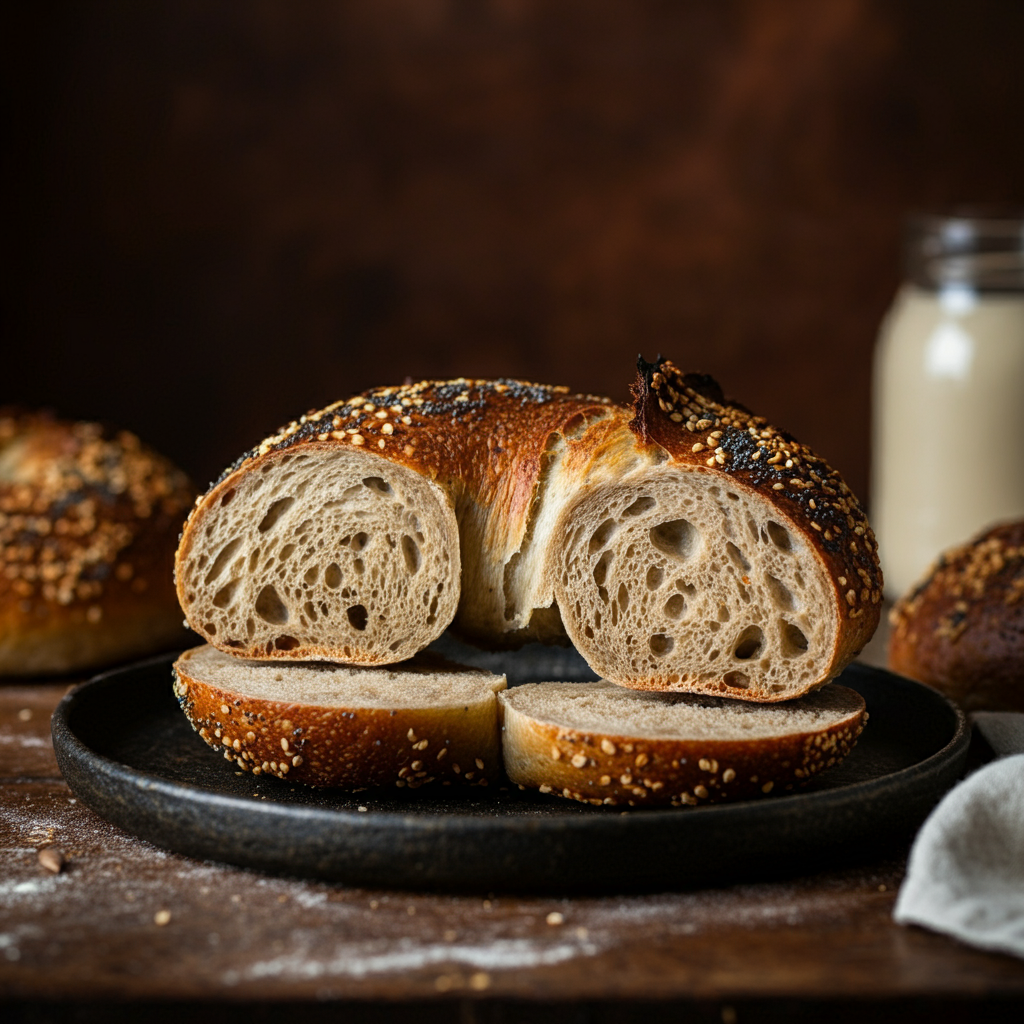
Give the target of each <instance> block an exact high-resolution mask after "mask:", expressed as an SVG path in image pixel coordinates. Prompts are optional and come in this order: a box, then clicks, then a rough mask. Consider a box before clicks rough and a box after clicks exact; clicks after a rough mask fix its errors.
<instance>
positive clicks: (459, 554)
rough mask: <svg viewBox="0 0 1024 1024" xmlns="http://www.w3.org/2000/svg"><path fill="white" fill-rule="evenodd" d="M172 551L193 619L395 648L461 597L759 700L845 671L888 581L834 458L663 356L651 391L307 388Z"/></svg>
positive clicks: (508, 637)
mask: <svg viewBox="0 0 1024 1024" xmlns="http://www.w3.org/2000/svg"><path fill="white" fill-rule="evenodd" d="M176 571H177V586H178V595H179V598H180V600H181V605H182V608H183V609H184V610H185V614H186V616H187V617H188V620H189V622H190V624H191V625H192V626H193V628H194V629H196V630H197V631H198V632H199V633H201V634H202V635H203V636H204V637H205V638H206V639H207V640H208V641H209V642H210V643H211V644H214V645H215V646H217V647H219V648H221V649H222V650H224V651H227V652H230V653H234V654H236V655H238V656H241V657H245V658H256V659H259V658H269V659H294V660H310V659H322V660H334V661H343V662H346V663H351V664H360V665H372V664H384V663H392V662H398V661H401V660H403V659H405V658H408V657H409V656H410V655H412V654H413V653H414V652H416V651H417V650H420V649H421V648H423V647H424V646H426V645H427V644H428V643H429V642H430V641H431V640H433V639H434V638H436V637H437V636H438V635H439V634H440V633H441V632H442V631H443V630H444V629H445V627H446V626H448V625H449V623H452V622H453V620H454V626H455V628H456V629H457V630H458V631H459V632H460V633H462V634H463V635H464V636H466V637H467V638H469V639H471V640H473V641H474V642H476V643H478V644H480V645H482V646H491V647H500V646H515V645H517V644H519V643H522V642H524V641H526V640H544V641H561V642H564V640H565V638H566V636H568V638H569V639H570V640H571V641H572V642H573V643H574V644H575V645H576V647H577V648H578V649H579V651H580V653H581V654H582V655H583V656H584V657H585V658H586V660H587V661H588V663H589V664H590V665H591V667H592V668H593V669H594V670H595V671H596V672H597V673H598V674H600V675H602V676H604V677H606V678H608V679H611V680H613V681H614V682H616V683H619V684H623V685H626V686H630V687H636V688H642V689H654V690H678V691H693V692H701V693H709V694H720V695H730V696H734V697H739V698H742V699H744V700H753V701H779V700H788V699H790V698H793V697H795V696H799V695H800V694H803V693H806V692H808V691H810V690H813V689H815V688H816V687H818V686H821V685H822V684H824V683H825V682H827V681H828V680H830V679H832V678H834V677H835V676H836V675H838V673H839V672H840V671H842V669H843V668H844V667H845V665H846V664H847V663H848V662H849V661H850V660H852V658H853V657H854V656H855V655H856V654H857V653H858V652H859V651H860V649H861V647H862V646H863V645H864V644H865V643H866V641H867V640H868V639H869V638H870V636H871V634H872V632H873V631H874V629H875V626H876V625H877V621H878V615H879V602H880V600H881V574H880V571H879V567H878V560H877V556H876V553H875V544H874V538H873V537H872V534H871V530H870V528H869V527H868V524H867V521H866V520H865V518H864V514H863V512H862V511H861V508H860V505H859V504H858V502H857V500H856V498H855V497H854V496H853V495H852V494H851V493H850V491H849V489H848V488H847V486H846V484H845V483H844V482H843V481H842V480H841V479H840V477H839V475H838V474H837V473H836V472H835V471H834V470H832V469H831V468H829V466H828V465H827V464H826V463H825V462H824V461H823V460H822V459H821V458H819V457H818V456H817V455H815V454H814V453H813V452H812V451H810V450H809V449H808V448H807V447H805V446H804V445H801V444H799V443H798V442H796V441H795V440H794V439H793V438H792V437H790V436H789V435H788V434H785V433H782V432H780V431H778V430H776V429H775V428H773V427H771V426H769V425H768V424H767V423H766V422H765V420H764V419H763V418H761V417H757V416H754V415H752V414H751V413H749V412H748V411H746V410H745V409H743V408H742V407H741V406H738V405H735V404H731V403H729V402H727V401H726V400H725V398H724V397H723V396H722V393H721V391H720V389H719V388H718V386H717V384H715V382H714V381H713V380H711V379H710V378H708V377H704V376H699V375H693V374H683V373H681V372H680V371H679V370H677V369H676V367H674V366H673V365H672V364H671V363H670V362H667V361H662V360H659V361H658V362H657V363H654V364H650V363H644V362H642V361H641V364H640V374H639V377H638V380H637V381H636V383H635V385H634V402H633V405H632V407H630V408H627V407H623V406H619V405H616V404H614V403H612V402H610V401H609V400H607V399H604V398H596V397H594V396H589V395H570V394H569V393H568V392H567V391H566V389H564V388H555V387H545V386H540V385H534V384H523V383H520V382H516V381H469V380H461V379H460V380H455V381H448V382H443V383H438V382H423V383H420V384H415V385H410V386H406V387H393V388H381V389H377V390H374V391H369V392H367V393H365V394H363V395H359V396H357V397H356V398H353V399H350V400H349V401H347V402H341V403H338V404H336V405H332V406H329V407H328V408H326V409H324V410H322V411H320V412H316V413H310V414H309V415H307V416H304V417H302V418H301V419H300V420H298V421H296V422H294V423H292V424H290V425H289V426H288V427H286V428H284V429H283V430H282V431H281V432H280V433H278V434H277V435H275V436H274V437H271V438H268V439H267V440H266V441H264V442H263V443H262V444H261V445H260V446H259V447H258V448H256V449H254V450H253V451H251V452H249V453H248V454H246V455H245V456H243V457H242V458H241V459H240V460H239V461H238V462H237V463H236V464H235V465H234V466H232V467H231V468H229V469H228V470H227V471H226V472H225V473H224V475H223V476H222V478H221V479H220V480H219V481H218V482H217V483H216V484H215V485H214V487H213V488H212V489H211V490H210V491H209V493H207V495H206V496H205V497H204V498H203V499H202V500H201V501H200V502H199V503H198V505H197V507H196V508H195V509H194V511H193V513H192V515H191V516H190V518H189V521H188V523H187V525H186V527H185V531H184V536H183V539H182V542H181V545H180V547H179V550H178V555H177V562H176ZM460 597H461V600H460Z"/></svg>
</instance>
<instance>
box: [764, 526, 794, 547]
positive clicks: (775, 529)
mask: <svg viewBox="0 0 1024 1024" xmlns="http://www.w3.org/2000/svg"><path fill="white" fill-rule="evenodd" d="M766 529H767V530H768V536H769V537H771V540H772V543H773V544H774V545H775V546H776V547H777V548H778V549H779V550H780V551H792V550H793V539H792V537H790V535H789V530H787V529H786V528H785V527H784V526H780V525H779V524H778V523H777V522H775V520H774V519H769V520H768V522H767V523H766Z"/></svg>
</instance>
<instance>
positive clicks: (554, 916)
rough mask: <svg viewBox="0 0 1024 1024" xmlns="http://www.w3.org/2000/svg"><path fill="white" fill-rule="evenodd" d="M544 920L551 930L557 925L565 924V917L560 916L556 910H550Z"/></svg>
mask: <svg viewBox="0 0 1024 1024" xmlns="http://www.w3.org/2000/svg"><path fill="white" fill-rule="evenodd" d="M544 920H545V921H547V923H548V924H549V925H551V927H552V928H556V927H557V926H558V925H560V924H564V923H565V915H564V914H560V913H559V912H558V911H557V910H552V911H551V913H550V914H548V916H547V917H546V918H544Z"/></svg>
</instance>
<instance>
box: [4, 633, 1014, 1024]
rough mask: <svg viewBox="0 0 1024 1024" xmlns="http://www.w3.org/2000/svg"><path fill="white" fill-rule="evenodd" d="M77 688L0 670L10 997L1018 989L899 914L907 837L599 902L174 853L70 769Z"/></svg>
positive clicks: (995, 964) (797, 996) (552, 998)
mask: <svg viewBox="0 0 1024 1024" xmlns="http://www.w3.org/2000/svg"><path fill="white" fill-rule="evenodd" d="M868 655H869V658H870V660H875V661H877V660H878V657H879V647H878V646H877V645H876V647H875V648H873V649H872V650H871V651H869V652H868ZM68 686H69V684H68V682H67V681H61V682H47V683H36V684H19V683H7V684H3V685H0V779H2V789H0V808H2V809H0V994H2V996H3V997H4V998H6V999H7V1000H8V1001H10V1000H14V1001H16V1003H17V1005H19V1006H23V1005H24V1001H33V1000H72V1001H94V1000H110V999H118V1000H124V999H142V1000H192V1001H199V1002H202V1001H204V1000H216V1001H218V1002H220V1001H224V1000H226V1001H228V1002H229V1003H231V1004H232V1005H234V1004H235V1003H236V1002H238V1001H248V1002H251V1001H253V1000H257V1001H263V1000H274V1001H281V1000H284V1001H304V1000H310V1001H323V1000H357V1001H360V1003H361V1005H362V1006H363V1008H364V1010H365V1009H366V1007H368V1006H371V1005H377V1006H378V1008H380V1006H382V1005H385V1004H386V1005H391V1006H392V1007H403V1006H405V1007H408V1004H410V1003H418V1002H420V1001H428V1003H427V1004H425V1005H430V1006H433V1007H434V1008H435V1009H436V1008H437V1007H439V1006H441V1005H442V1004H444V1005H447V1003H446V1002H445V1001H446V1000H456V1001H460V1002H459V1005H460V1006H462V1007H463V1009H464V1010H465V1007H466V1006H471V1007H478V1008H480V1007H486V1006H488V1005H492V1006H494V1005H498V1003H499V1002H500V1001H501V1000H512V1001H519V1002H515V1005H517V1006H520V1010H521V1009H522V1006H521V1005H520V1003H521V1001H522V1000H531V1001H540V1002H541V1003H544V1002H550V1003H557V1004H564V1003H565V1002H566V1001H573V1000H583V1001H589V1002H591V1003H592V1002H593V1001H595V1000H597V1001H600V1000H608V999H611V1000H617V1001H619V1002H617V1003H616V1004H615V1005H618V1006H619V1007H620V1009H621V1008H623V1007H624V1006H626V1005H627V1004H626V1003H623V1002H621V1001H623V1000H626V1001H640V1002H641V1003H642V1004H643V1005H647V1006H650V1005H653V1004H652V1003H651V1001H652V1000H653V1001H655V1003H657V1002H658V1001H664V1003H665V1005H669V1004H671V1005H673V1006H676V1007H677V1008H678V1006H680V1005H689V1006H690V1007H691V1009H693V1008H694V1007H697V1008H698V1009H700V1008H703V1010H702V1011H701V1012H702V1013H704V1016H700V1015H699V1014H698V1016H697V1017H696V1018H694V1019H713V1020H718V1019H721V1020H723V1021H726V1022H728V1021H730V1020H736V1019H739V1018H738V1017H737V1010H736V1009H735V1007H744V1008H746V1009H745V1010H744V1014H743V1019H753V1017H756V1016H757V1014H754V1013H753V1012H752V1010H751V1008H752V1007H755V1006H760V1007H761V1008H762V1010H763V1009H764V1007H765V1006H771V1005H775V1006H776V1007H788V1009H787V1010H786V1013H787V1014H789V1016H790V1017H791V1018H792V1015H793V1014H794V1013H795V1012H796V1011H795V1010H794V1006H797V1007H801V1006H803V1007H805V1008H806V1007H814V1006H820V1004H821V1002H822V1001H826V1002H827V1001H835V1000H844V999H853V1000H859V1001H861V1002H862V1001H863V1000H864V999H865V998H868V999H871V1000H874V1001H876V1002H877V1003H878V1006H876V1008H875V1011H873V1012H877V1011H878V1010H879V1007H881V1009H882V1010H884V1008H885V1007H886V1006H888V1007H890V1008H891V1007H898V1008H899V1007H902V1008H903V1009H902V1010H901V1011H900V1013H901V1019H902V1018H903V1017H906V1019H911V1018H913V1017H914V1015H913V1013H910V1016H906V1013H909V1012H910V1011H909V1010H908V1009H907V1008H908V1007H917V1008H918V1009H919V1010H920V1009H921V1007H922V1006H930V1007H932V1009H930V1010H929V1014H930V1019H936V1018H935V1008H936V1007H940V1008H941V1007H942V1006H946V1007H956V1008H959V1009H958V1011H957V1012H959V1010H962V1009H963V1007H964V1001H965V1000H967V1001H968V1002H969V1003H970V1005H972V1006H977V1003H976V1002H972V1001H976V1000H978V999H982V1000H985V1001H986V1009H987V1010H988V1011H989V1019H996V1018H993V1017H992V1016H991V1013H992V1012H993V1006H994V1007H995V1008H996V1011H998V1012H996V1017H999V1015H1000V1012H1001V1011H1002V1010H1007V1009H1008V1008H1014V1007H1015V1008H1016V1009H1018V1010H1019V1005H1020V1002H1024V963H1022V962H1021V961H1019V960H1016V959H1014V958H1012V957H1009V956H1001V955H995V954H987V953H983V952H979V951H976V950H973V949H970V948H968V947H966V946H963V945H960V944H958V943H956V942H953V941H952V940H950V939H947V938H944V937H942V936H939V935H936V934H932V933H930V932H927V931H924V930H922V929H917V928H901V927H898V926H896V925H895V924H894V923H893V922H892V920H891V912H892V906H893V902H894V900H895V897H896V892H897V889H898V887H899V884H900V880H901V878H902V875H903V870H904V856H903V852H902V851H896V852H895V853H894V854H893V855H892V856H890V857H889V858H888V859H883V860H878V861H876V862H873V863H868V864H857V865H855V866H852V867H850V866H848V867H844V868H839V869H831V870H830V869H829V867H828V866H827V865H823V870H822V871H821V873H819V874H816V875H813V876H811V877H800V878H792V879H781V880H777V881H770V882H760V883H745V884H737V885H732V886H726V887H723V888H715V889H705V890H699V891H691V892H685V891H684V892H672V893H655V894H647V895H635V894H634V895H614V894H609V895H608V896H603V897H584V898H550V897H537V898H529V897H525V898H524V897H509V896H503V895H501V894H496V895H491V896H489V897H488V896H486V895H481V896H479V897H470V896H451V895H441V894H427V893H419V894H412V893H403V892H397V891H368V890H363V889H351V888H346V887H344V886H341V885H332V884H325V883H320V882H308V881H300V880H293V879H286V878H275V877H267V876H261V875H258V874H254V873H250V872H247V871H243V870H240V869H236V868H232V867H227V866H222V865H219V864H214V863H205V862H198V861H193V860H190V859H188V858H186V857H182V856H178V855H176V854H173V853H168V852H165V851H163V850H159V849H157V848H155V847H153V846H151V845H149V844H148V843H146V842H143V841H141V840H138V839H135V838H134V837H132V836H131V835H128V834H126V833H125V832H122V831H121V830H119V829H117V828H115V827H114V826H112V825H109V824H107V823H106V822H105V821H103V820H101V819H100V818H98V817H97V816H96V815H95V814H93V813H92V812H91V811H89V810H88V809H87V808H85V807H84V806H82V805H81V804H79V803H77V802H76V800H75V798H74V797H73V796H72V794H71V792H70V791H69V789H68V787H67V786H66V784H65V783H64V782H63V780H62V779H61V777H60V773H59V771H58V768H57V763H56V760H55V758H54V755H53V750H52V747H51V744H50V735H49V718H50V714H51V712H52V710H53V708H54V707H55V706H56V704H57V702H58V701H59V700H60V698H61V696H62V695H63V694H64V693H65V692H66V691H67V689H68ZM46 847H53V848H57V849H59V850H60V851H61V852H62V854H63V856H64V857H65V859H66V860H65V865H64V868H63V870H62V871H61V872H60V873H59V874H53V873H52V872H50V871H48V870H47V869H46V868H45V867H44V866H43V865H41V863H40V860H39V851H40V850H41V849H44V848H46ZM467 1000H468V1001H469V1002H467ZM766 1000H767V1003H766V1002H765V1001H766ZM773 1000H774V1001H775V1002H774V1003H773V1002H772V1001H773ZM907 1000H910V1002H909V1003H908V1002H907ZM993 1000H995V1002H994V1003H993ZM19 1001H20V1002H19ZM680 1001H683V1002H682V1003H680ZM688 1001H689V1002H688ZM794 1001H796V1002H795V1003H794ZM922 1001H923V1002H922ZM532 1005H535V1006H536V1005H539V1004H538V1003H536V1002H535V1003H533V1004H532ZM748 1010H749V1011H750V1012H747V1011H748ZM904 1011H906V1013H905V1012H904ZM694 1012H696V1010H694ZM707 1014H711V1016H707ZM527 1016H528V1015H527ZM939 1017H940V1018H941V1019H947V1018H945V1017H943V1015H942V1013H940V1014H939ZM761 1018H762V1019H775V1018H774V1017H771V1015H770V1014H769V1015H768V1017H765V1016H764V1014H763V1013H762V1014H761ZM33 1019H35V1018H33ZM367 1019H369V1018H367ZM462 1019H483V1018H478V1017H474V1016H473V1014H472V1013H470V1015H469V1016H468V1017H467V1016H466V1013H465V1012H463V1014H462ZM487 1019H491V1018H487ZM494 1019H502V1020H511V1019H519V1018H518V1017H516V1015H515V1014H514V1013H510V1012H506V1013H505V1014H504V1016H501V1017H500V1018H494ZM524 1019H525V1018H524ZM581 1019H598V1016H594V1015H593V1014H592V1015H591V1016H589V1017H585V1018H581ZM647 1019H650V1018H647ZM914 1019H916V1018H914ZM949 1019H954V1018H949Z"/></svg>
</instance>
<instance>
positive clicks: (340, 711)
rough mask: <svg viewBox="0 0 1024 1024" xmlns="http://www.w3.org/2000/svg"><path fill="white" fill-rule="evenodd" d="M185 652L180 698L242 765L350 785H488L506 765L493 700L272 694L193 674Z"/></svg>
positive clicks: (308, 781) (177, 688) (257, 771)
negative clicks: (419, 702) (385, 700)
mask: <svg viewBox="0 0 1024 1024" xmlns="http://www.w3.org/2000/svg"><path fill="white" fill-rule="evenodd" d="M189 655H190V652H189V651H186V652H185V653H184V654H183V655H182V656H181V657H180V658H179V659H178V660H177V661H176V662H175V664H174V672H175V680H174V694H175V696H176V697H177V698H178V703H179V704H180V706H181V709H182V710H183V711H184V712H185V715H186V716H187V718H188V720H189V722H191V724H192V728H193V729H195V731H196V732H197V733H198V734H199V736H200V737H201V738H202V739H203V740H204V741H205V742H206V743H207V744H209V746H211V747H212V748H213V749H214V750H218V751H221V752H222V753H223V756H224V757H225V758H226V759H227V760H229V761H233V762H234V763H235V764H237V765H238V767H239V768H241V769H242V770H243V771H247V772H252V774H254V775H275V776H277V777H278V778H281V779H284V778H287V779H288V780H289V781H290V782H301V783H303V784H304V785H308V786H324V787H340V788H344V789H366V788H370V787H373V786H394V787H397V788H399V789H402V788H409V789H418V788H419V787H420V786H423V785H427V784H429V783H432V782H439V783H440V784H441V785H451V784H453V783H456V784H459V785H469V786H487V785H489V784H491V783H493V782H495V781H496V779H497V778H498V777H499V776H500V774H501V754H500V738H499V734H498V712H497V705H496V702H495V701H494V700H490V701H488V702H486V706H484V705H482V704H481V705H479V706H469V707H466V708H464V709H458V710H452V709H451V708H441V709H434V708H395V709H386V708H361V707H323V706H320V705H315V704H303V703H296V702H291V701H284V700H268V699H263V698H258V697H251V696H248V695H245V694H239V693H234V692H231V691H229V690H224V689H222V688H220V687H218V686H215V685H213V684H212V683H209V682H207V681H204V680H200V679H197V678H196V677H195V676H194V675H192V674H191V672H190V670H189ZM420 657H421V658H425V657H428V656H426V655H421V656H420ZM436 660H438V663H439V664H440V660H439V659H436ZM285 671H289V670H288V669H285ZM291 671H294V670H291Z"/></svg>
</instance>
